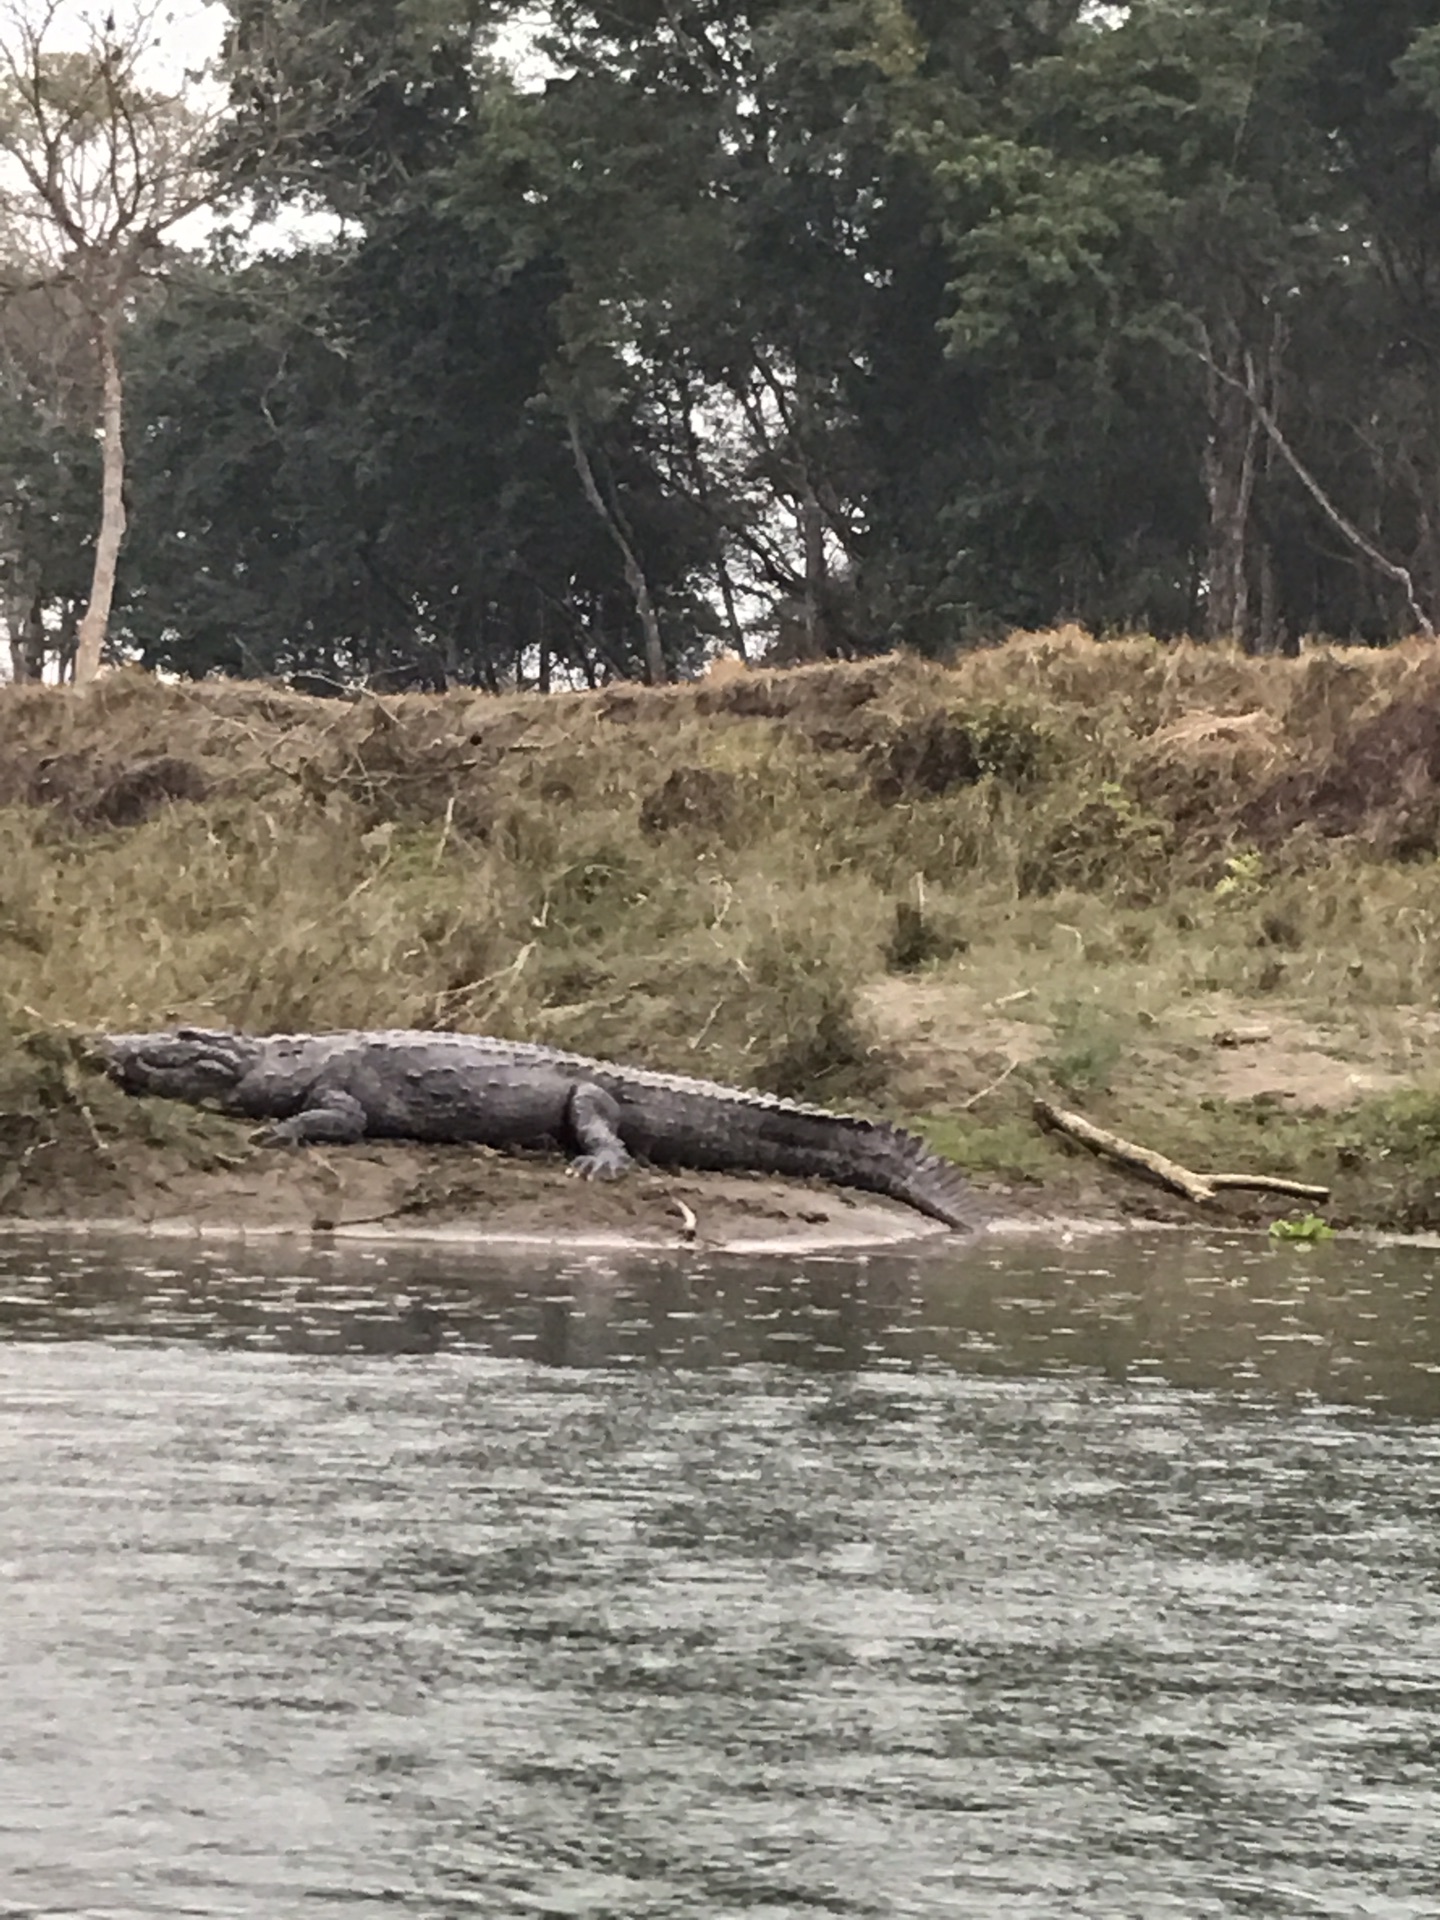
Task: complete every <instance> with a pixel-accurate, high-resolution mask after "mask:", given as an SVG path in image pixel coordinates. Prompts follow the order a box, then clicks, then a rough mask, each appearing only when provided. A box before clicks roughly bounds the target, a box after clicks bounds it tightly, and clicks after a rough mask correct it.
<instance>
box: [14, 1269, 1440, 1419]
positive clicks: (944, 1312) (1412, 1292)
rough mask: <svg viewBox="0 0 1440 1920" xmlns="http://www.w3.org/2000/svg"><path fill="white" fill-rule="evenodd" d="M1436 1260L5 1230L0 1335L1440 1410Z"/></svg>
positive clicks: (1428, 1414)
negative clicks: (542, 1246) (1159, 1391)
mask: <svg viewBox="0 0 1440 1920" xmlns="http://www.w3.org/2000/svg"><path fill="white" fill-rule="evenodd" d="M1436 1274H1437V1266H1436V1256H1435V1254H1434V1253H1433V1252H1431V1251H1428V1250H1424V1249H1420V1248H1415V1247H1372V1246H1364V1245H1359V1244H1349V1243H1338V1242H1337V1243H1332V1244H1330V1245H1327V1246H1323V1247H1316V1248H1306V1249H1297V1248H1294V1247H1289V1246H1272V1245H1271V1244H1269V1243H1268V1242H1266V1241H1263V1240H1259V1239H1257V1238H1255V1237H1254V1236H1244V1235H1224V1234H1215V1235H1210V1236H1203V1237H1202V1236H1199V1235H1193V1236H1191V1235H1181V1234H1174V1233H1162V1232H1156V1233H1151V1234H1148V1235H1146V1234H1137V1235H1129V1236H1124V1237H1118V1236H1117V1237H1116V1238H1114V1239H1106V1240H1099V1241H1094V1240H1090V1241H1080V1242H1077V1243H1076V1244H1074V1245H1072V1246H1069V1247H1047V1246H1044V1245H1038V1246H1037V1245H1036V1244H1034V1243H1019V1242H1016V1243H1012V1244H1009V1245H1006V1244H1003V1243H1002V1244H996V1245H986V1246H984V1247H981V1248H973V1249H971V1248H966V1249H961V1250H959V1251H956V1252H951V1251H948V1250H945V1251H941V1252H936V1251H934V1250H927V1251H924V1252H919V1253H917V1252H913V1251H910V1252H905V1253H895V1254H888V1255H873V1254H872V1255H868V1256H864V1257H858V1258H857V1257H847V1258H844V1259H818V1258H811V1259H797V1258H794V1257H790V1258H773V1257H772V1258H767V1259H756V1258H754V1257H745V1258H741V1257H738V1256H728V1257H727V1256H706V1255H704V1254H699V1253H695V1254H690V1255H676V1256H669V1255H652V1254H628V1255H619V1256H617V1255H614V1254H610V1253H605V1254H596V1253H590V1254H586V1253H580V1254H574V1253H572V1254H568V1255H554V1256H546V1255H544V1254H530V1255H520V1254H517V1253H516V1252H514V1251H507V1252H503V1253H501V1252H496V1251H494V1250H491V1251H489V1252H487V1251H484V1250H483V1249H481V1250H474V1249H467V1248H464V1247H460V1248H457V1247H454V1246H448V1245H447V1246H437V1245H424V1244H412V1245H409V1246H404V1245H396V1246H384V1247H379V1246H376V1245H374V1244H370V1245H365V1244H354V1243H350V1244H344V1245H336V1244H334V1243H329V1244H326V1243H323V1242H321V1243H316V1244H314V1245H306V1244H305V1243H295V1242H285V1241H275V1240H263V1239H262V1240H258V1241H253V1242H249V1243H239V1242H230V1243H225V1242H206V1241H193V1242H192V1241H176V1242H169V1243H166V1242H156V1241H153V1240H148V1239H145V1238H143V1237H136V1238H134V1239H132V1240H125V1239H108V1238H101V1237H94V1238H90V1237H86V1236H83V1235H75V1236H58V1237H57V1236H54V1235H50V1236H44V1237H41V1236H31V1235H17V1236H11V1237H8V1238H4V1239H0V1339H3V1338H4V1337H5V1336H6V1335H7V1334H8V1335H9V1336H10V1337H12V1338H22V1339H93V1338H106V1339H111V1340H114V1339H151V1340H155V1339H167V1340H168V1339H182V1340H184V1339H193V1340H203V1341H205V1342H207V1343H209V1344H212V1345H217V1346H224V1347H245V1348H252V1349H256V1350H265V1349H269V1350H279V1351H282V1352H287V1353H314V1354H346V1353H348V1354H366V1353H368V1354H423V1353H433V1352H437V1351H442V1350H446V1351H478V1352H483V1353H489V1354H493V1355H497V1356H509V1357H523V1358H526V1359H532V1360H535V1361H538V1362H539V1363H540V1364H542V1365H544V1366H550V1367H602V1366H603V1367H614V1366H655V1365H664V1366H673V1367H682V1368H695V1367H702V1368H709V1367H723V1366H737V1365H745V1364H749V1363H753V1362H757V1361H759V1362H771V1363H780V1364H785V1365H790V1366H795V1367H801V1368H804V1369H806V1370H808V1371H816V1372H853V1371H855V1370H856V1369H859V1368H875V1367H894V1368H901V1369H913V1368H915V1367H917V1366H927V1365H928V1366H941V1367H946V1368H953V1369H957V1370H960V1371H963V1372H966V1373H978V1374H985V1375H1003V1376H1016V1375H1036V1374H1047V1373H1067V1372H1071V1371H1075V1370H1079V1371H1082V1372H1086V1373H1092V1374H1094V1375H1096V1376H1098V1377H1100V1378H1102V1379H1105V1380H1111V1381H1132V1382H1134V1381H1143V1380H1146V1379H1155V1380H1165V1381H1169V1382H1171V1383H1173V1384H1175V1385H1179V1386H1186V1387H1192V1388H1199V1389H1207V1390H1210V1389H1216V1388H1221V1389H1228V1390H1234V1391H1239V1392H1245V1391H1249V1390H1263V1391H1265V1392H1268V1393H1279V1394H1283V1395H1287V1396H1297V1395H1304V1396H1313V1397H1315V1398H1316V1399H1318V1400H1321V1401H1324V1402H1327V1403H1331V1404H1334V1405H1337V1406H1351V1407H1368V1408H1373V1409H1376V1410H1388V1411H1390V1412H1394V1413H1403V1414H1408V1415H1411V1416H1415V1417H1419V1418H1433V1417H1435V1416H1436V1415H1437V1414H1440V1283H1437V1278H1436Z"/></svg>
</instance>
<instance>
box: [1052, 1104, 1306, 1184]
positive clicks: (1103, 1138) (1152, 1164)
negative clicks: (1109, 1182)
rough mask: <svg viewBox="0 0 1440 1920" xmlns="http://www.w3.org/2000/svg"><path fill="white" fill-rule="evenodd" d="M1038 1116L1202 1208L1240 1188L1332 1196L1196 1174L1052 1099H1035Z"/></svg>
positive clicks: (1266, 1176) (1266, 1179)
mask: <svg viewBox="0 0 1440 1920" xmlns="http://www.w3.org/2000/svg"><path fill="white" fill-rule="evenodd" d="M1035 1117H1036V1119H1037V1120H1038V1121H1039V1122H1040V1124H1041V1125H1042V1126H1044V1127H1053V1128H1054V1129H1055V1131H1056V1132H1057V1133H1063V1134H1066V1135H1068V1137H1069V1138H1070V1139H1072V1140H1078V1141H1079V1142H1080V1144H1081V1146H1084V1147H1089V1148H1090V1149H1091V1150H1092V1152H1095V1153H1102V1154H1104V1155H1105V1156H1106V1157H1107V1158H1108V1159H1111V1160H1116V1161H1118V1162H1119V1163H1120V1165H1121V1166H1122V1167H1129V1168H1130V1169H1131V1170H1132V1172H1137V1173H1144V1174H1148V1175H1149V1176H1150V1178H1151V1179H1152V1180H1158V1181H1159V1182H1160V1184H1161V1185H1162V1186H1165V1187H1170V1188H1171V1189H1173V1191H1174V1192H1176V1193H1182V1194H1184V1196H1185V1198H1186V1199H1187V1200H1193V1201H1195V1203H1196V1204H1197V1205H1199V1206H1203V1205H1205V1203H1206V1202H1207V1201H1210V1200H1213V1199H1214V1198H1215V1196H1216V1194H1217V1193H1221V1192H1230V1191H1233V1190H1234V1189H1236V1188H1245V1189H1248V1190H1251V1191H1253V1192H1256V1193H1283V1194H1285V1195H1287V1196H1288V1197H1289V1198H1291V1199H1294V1200H1313V1201H1316V1202H1324V1201H1326V1200H1328V1199H1329V1198H1330V1189H1329V1188H1328V1187H1312V1186H1308V1185H1306V1184H1305V1183H1304V1182H1302V1181H1299V1180H1285V1179H1282V1178H1280V1176H1279V1175H1278V1174H1270V1173H1194V1172H1192V1171H1191V1169H1190V1168H1189V1167H1182V1166H1181V1165H1180V1164H1179V1162H1178V1161H1176V1160H1171V1159H1168V1158H1167V1157H1166V1156H1165V1155H1164V1154H1163V1153H1156V1152H1155V1151H1154V1149H1153V1148H1151V1147H1140V1146H1136V1144H1135V1143H1134V1141H1133V1140H1122V1139H1121V1138H1120V1136H1119V1135H1118V1134H1115V1133H1109V1132H1107V1131H1106V1129H1105V1128H1104V1127H1097V1126H1096V1125H1095V1123H1094V1122H1093V1121H1092V1120H1087V1119H1085V1117H1084V1115H1083V1114H1079V1113H1069V1112H1067V1111H1066V1109H1065V1108H1064V1107H1057V1106H1055V1105H1054V1104H1053V1103H1052V1102H1051V1101H1049V1100H1043V1099H1038V1098H1037V1099H1036V1101H1035Z"/></svg>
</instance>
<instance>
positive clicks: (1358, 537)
mask: <svg viewBox="0 0 1440 1920" xmlns="http://www.w3.org/2000/svg"><path fill="white" fill-rule="evenodd" d="M1196 354H1197V358H1198V359H1199V360H1200V361H1201V363H1202V364H1203V365H1204V366H1205V367H1207V368H1208V369H1209V371H1210V372H1211V374H1213V375H1214V376H1215V377H1216V378H1217V379H1219V380H1223V381H1224V382H1225V383H1226V384H1227V385H1228V386H1231V387H1234V388H1236V389H1237V391H1239V392H1240V393H1243V394H1244V395H1245V397H1246V399H1247V400H1248V401H1249V403H1250V405H1251V406H1252V407H1253V408H1254V410H1255V418H1256V419H1257V420H1258V421H1259V422H1260V424H1261V426H1262V427H1263V428H1264V429H1265V431H1266V433H1267V434H1268V435H1269V437H1270V443H1271V445H1272V446H1273V447H1274V448H1275V451H1276V452H1277V453H1278V454H1279V455H1280V458H1281V459H1282V460H1283V461H1284V462H1285V464H1286V466H1288V467H1289V469H1290V471H1291V472H1292V473H1293V474H1294V475H1295V478H1296V479H1297V480H1298V481H1299V482H1300V484H1301V486H1302V487H1304V489H1305V491H1306V492H1307V493H1308V494H1309V495H1310V498H1311V499H1312V500H1313V501H1314V502H1315V504H1316V505H1317V506H1318V507H1319V509H1320V511H1321V512H1322V513H1323V514H1324V515H1325V517H1326V519H1327V520H1328V521H1329V522H1330V524H1331V526H1332V527H1334V528H1335V529H1336V531H1337V532H1338V533H1341V534H1343V535H1344V537H1345V538H1346V539H1347V540H1348V541H1349V542H1350V544H1351V546H1352V547H1354V548H1355V549H1356V550H1357V552H1359V553H1363V554H1364V556H1365V558H1366V559H1367V560H1368V561H1369V562H1370V563H1371V565H1372V566H1374V567H1376V568H1378V569H1379V571H1380V572H1381V573H1383V574H1384V575H1385V576H1386V578H1387V579H1390V580H1393V581H1395V582H1396V584H1397V585H1398V586H1399V587H1400V588H1401V589H1402V590H1403V592H1404V594H1405V604H1406V606H1407V607H1408V608H1409V609H1410V617H1411V619H1412V620H1414V622H1415V624H1416V626H1417V627H1418V628H1419V629H1420V631H1421V633H1423V634H1424V636H1425V638H1426V639H1427V640H1434V639H1435V638H1437V635H1436V631H1435V623H1434V622H1433V621H1432V620H1431V618H1430V615H1429V614H1428V613H1427V612H1426V610H1425V608H1424V607H1423V606H1422V605H1421V604H1420V599H1419V596H1418V595H1417V593H1416V591H1415V581H1414V578H1413V576H1412V575H1411V572H1410V569H1409V568H1408V567H1402V566H1401V565H1400V563H1399V561H1398V560H1392V559H1391V558H1390V557H1389V555H1388V554H1385V553H1382V552H1381V551H1380V549H1379V547H1377V546H1376V545H1375V543H1374V541H1373V540H1371V539H1369V538H1368V537H1367V536H1366V535H1365V534H1364V533H1362V532H1361V530H1360V528H1359V527H1357V526H1356V525H1355V523H1354V521H1353V520H1350V519H1348V518H1347V517H1346V516H1345V515H1344V514H1343V513H1342V512H1341V511H1340V509H1339V507H1337V506H1336V505H1335V502H1334V501H1333V500H1332V499H1331V498H1330V496H1329V494H1328V493H1326V491H1325V489H1324V488H1323V487H1322V486H1321V484H1320V482H1319V481H1318V480H1317V479H1316V478H1315V476H1314V474H1313V473H1311V471H1310V469H1309V468H1308V467H1307V466H1306V465H1305V463H1304V461H1303V460H1302V459H1301V458H1300V456H1299V454H1298V453H1296V451H1295V449H1294V448H1293V447H1292V446H1291V445H1290V442H1289V441H1288V440H1287V439H1286V437H1285V435H1284V433H1283V432H1282V431H1281V429H1280V423H1279V421H1278V420H1276V418H1275V416H1274V414H1273V413H1272V412H1271V410H1270V408H1269V407H1267V406H1266V405H1265V402H1264V401H1263V400H1262V399H1261V398H1260V392H1259V383H1258V381H1257V379H1256V376H1255V367H1254V363H1253V361H1252V360H1251V357H1250V355H1249V354H1248V353H1247V354H1246V356H1245V378H1244V379H1243V380H1241V379H1238V378H1237V377H1236V375H1234V374H1233V373H1229V372H1227V371H1226V369H1225V368H1224V367H1222V366H1220V365H1218V364H1217V362H1216V361H1215V360H1214V358H1213V357H1212V356H1211V355H1210V354H1209V353H1208V352H1205V351H1203V350H1201V349H1198V348H1197V349H1196Z"/></svg>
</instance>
